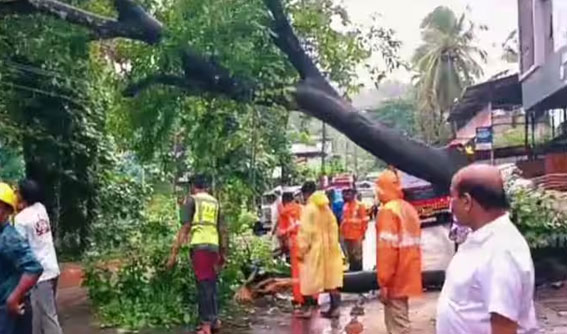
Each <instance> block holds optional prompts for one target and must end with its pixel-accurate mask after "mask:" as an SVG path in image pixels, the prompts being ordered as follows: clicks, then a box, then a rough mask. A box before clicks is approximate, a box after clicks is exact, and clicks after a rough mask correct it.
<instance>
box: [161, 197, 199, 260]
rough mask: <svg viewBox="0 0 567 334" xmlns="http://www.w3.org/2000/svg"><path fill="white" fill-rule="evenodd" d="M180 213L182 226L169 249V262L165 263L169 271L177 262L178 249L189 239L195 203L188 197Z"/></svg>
mask: <svg viewBox="0 0 567 334" xmlns="http://www.w3.org/2000/svg"><path fill="white" fill-rule="evenodd" d="M180 213H181V222H182V223H183V225H182V226H181V229H180V230H179V232H177V237H176V238H175V240H174V242H173V246H172V247H171V253H170V255H169V260H168V262H167V267H168V268H169V269H171V268H173V267H174V266H175V263H176V262H177V254H178V253H179V249H180V248H181V247H182V246H183V245H184V244H185V243H187V240H188V239H189V234H190V233H191V223H192V222H193V215H194V213H195V201H194V200H193V198H191V197H189V198H188V199H187V201H186V202H185V204H184V205H182V207H181V209H180Z"/></svg>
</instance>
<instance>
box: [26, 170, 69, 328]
mask: <svg viewBox="0 0 567 334" xmlns="http://www.w3.org/2000/svg"><path fill="white" fill-rule="evenodd" d="M18 195H19V205H20V207H21V208H22V210H21V211H20V213H18V215H16V218H15V223H16V224H15V227H16V229H17V230H18V232H20V234H21V235H22V236H23V237H24V238H25V239H27V241H28V243H29V244H30V247H31V249H32V252H33V254H34V255H35V257H36V258H37V259H38V261H39V263H40V264H41V265H42V266H43V269H44V270H43V274H42V275H41V276H40V278H39V281H38V283H37V284H36V286H35V287H34V288H33V289H32V291H31V304H32V315H33V334H62V331H61V326H60V325H59V319H58V317H57V310H56V307H55V292H56V289H57V279H58V277H59V273H60V272H59V264H58V263H57V255H56V254H55V246H54V244H53V235H52V234H51V225H50V222H49V216H48V215H47V211H46V210H45V207H44V206H43V204H41V203H40V200H41V195H40V189H39V186H38V185H37V183H36V182H35V181H32V180H22V181H21V182H20V183H19V185H18Z"/></svg>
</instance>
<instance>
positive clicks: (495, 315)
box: [437, 165, 537, 334]
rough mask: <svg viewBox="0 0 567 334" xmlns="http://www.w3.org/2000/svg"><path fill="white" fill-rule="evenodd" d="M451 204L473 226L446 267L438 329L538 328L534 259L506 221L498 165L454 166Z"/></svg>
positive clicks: (462, 332) (442, 332) (447, 332)
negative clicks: (461, 167)
mask: <svg viewBox="0 0 567 334" xmlns="http://www.w3.org/2000/svg"><path fill="white" fill-rule="evenodd" d="M451 208H452V211H453V214H454V215H455V217H456V218H457V220H458V222H459V224H461V225H463V226H467V227H469V228H471V230H472V232H471V233H470V234H469V235H468V237H467V239H466V241H464V242H463V244H462V245H461V246H460V248H459V250H458V252H457V254H455V256H454V257H453V260H452V261H451V264H450V265H449V267H448V268H447V276H446V280H445V285H444V286H443V290H442V292H441V296H440V297H439V301H438V306H437V334H512V333H514V334H516V333H520V334H524V333H529V334H532V333H537V321H536V315H535V309H534V303H533V295H534V267H533V261H532V258H531V254H530V249H529V247H528V244H527V243H526V241H525V239H524V237H523V236H522V235H521V234H520V232H519V231H518V229H517V228H516V226H515V225H514V224H512V222H511V221H510V218H509V214H508V202H507V199H506V195H505V192H504V187H503V181H502V177H501V176H500V172H499V170H498V169H497V168H495V167H493V166H487V165H472V166H468V167H465V168H464V169H462V170H461V171H459V172H458V173H457V174H456V175H455V177H454V178H453V182H452V184H451Z"/></svg>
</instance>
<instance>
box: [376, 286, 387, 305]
mask: <svg viewBox="0 0 567 334" xmlns="http://www.w3.org/2000/svg"><path fill="white" fill-rule="evenodd" d="M378 298H379V299H380V302H381V303H382V304H384V305H386V304H388V303H389V296H388V289H386V288H380V296H378Z"/></svg>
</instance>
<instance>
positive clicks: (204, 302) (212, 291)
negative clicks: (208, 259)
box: [0, 280, 219, 334]
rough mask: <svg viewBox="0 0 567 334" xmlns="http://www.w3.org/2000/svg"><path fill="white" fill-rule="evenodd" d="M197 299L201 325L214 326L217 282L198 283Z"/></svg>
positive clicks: (216, 306) (216, 312) (216, 311)
mask: <svg viewBox="0 0 567 334" xmlns="http://www.w3.org/2000/svg"><path fill="white" fill-rule="evenodd" d="M197 299H198V305H199V319H200V320H201V323H208V324H214V323H215V322H216V321H217V320H218V313H219V305H218V288H217V280H202V281H197ZM0 334H3V333H0Z"/></svg>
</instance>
